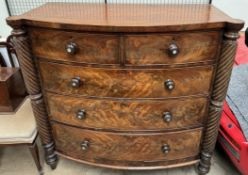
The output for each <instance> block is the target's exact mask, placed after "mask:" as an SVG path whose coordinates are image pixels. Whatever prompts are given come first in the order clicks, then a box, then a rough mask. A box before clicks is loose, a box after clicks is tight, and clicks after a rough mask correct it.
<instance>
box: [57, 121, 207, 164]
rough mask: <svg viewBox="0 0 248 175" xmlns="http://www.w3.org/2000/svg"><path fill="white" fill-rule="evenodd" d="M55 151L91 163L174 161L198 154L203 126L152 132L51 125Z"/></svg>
mask: <svg viewBox="0 0 248 175" xmlns="http://www.w3.org/2000/svg"><path fill="white" fill-rule="evenodd" d="M52 128H53V134H54V136H55V144H56V150H58V151H59V152H62V153H63V154H65V155H68V156H71V157H73V158H76V159H81V160H86V161H90V162H95V161H96V162H97V161H101V160H102V159H105V160H106V159H107V160H114V161H122V162H123V161H152V160H161V161H162V160H176V159H183V158H188V157H191V156H196V155H198V154H199V148H200V140H201V134H202V129H195V130H188V131H181V132H174V133H154V134H128V133H111V132H99V131H91V130H83V129H78V128H73V127H69V126H64V125H60V124H53V125H52Z"/></svg>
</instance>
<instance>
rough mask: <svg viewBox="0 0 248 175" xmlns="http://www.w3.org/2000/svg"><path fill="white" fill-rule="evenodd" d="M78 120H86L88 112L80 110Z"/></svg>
mask: <svg viewBox="0 0 248 175" xmlns="http://www.w3.org/2000/svg"><path fill="white" fill-rule="evenodd" d="M77 118H78V119H80V120H82V119H85V118H86V112H85V110H84V109H79V110H78V112H77Z"/></svg>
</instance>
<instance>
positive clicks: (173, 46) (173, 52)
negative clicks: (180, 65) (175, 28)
mask: <svg viewBox="0 0 248 175" xmlns="http://www.w3.org/2000/svg"><path fill="white" fill-rule="evenodd" d="M168 54H169V56H171V57H175V56H177V55H178V54H179V48H178V46H177V45H176V44H175V43H171V44H170V45H169V48H168Z"/></svg>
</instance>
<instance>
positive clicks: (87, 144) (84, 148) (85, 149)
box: [80, 140, 90, 151]
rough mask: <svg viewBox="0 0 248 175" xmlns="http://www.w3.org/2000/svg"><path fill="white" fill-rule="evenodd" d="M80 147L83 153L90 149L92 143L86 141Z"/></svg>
mask: <svg viewBox="0 0 248 175" xmlns="http://www.w3.org/2000/svg"><path fill="white" fill-rule="evenodd" d="M80 146H81V149H82V150H83V151H87V150H88V149H89V146H90V142H89V141H88V140H84V141H83V142H82V143H81V145H80Z"/></svg>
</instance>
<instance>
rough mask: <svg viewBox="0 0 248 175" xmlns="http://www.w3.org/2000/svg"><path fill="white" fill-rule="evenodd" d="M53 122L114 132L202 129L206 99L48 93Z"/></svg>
mask: <svg viewBox="0 0 248 175" xmlns="http://www.w3.org/2000/svg"><path fill="white" fill-rule="evenodd" d="M46 97H47V102H48V105H49V111H50V112H49V113H50V117H51V119H52V120H56V121H59V122H63V123H66V124H70V125H74V126H79V127H86V128H99V129H113V130H123V131H124V130H161V129H164V130H167V129H168V130H169V129H178V128H189V127H199V126H202V124H203V120H204V117H205V114H206V110H207V104H208V101H207V99H206V98H185V99H178V100H176V99H174V100H137V101H133V100H106V99H105V100H103V99H90V98H75V97H65V96H61V95H54V94H51V93H47V95H46Z"/></svg>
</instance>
